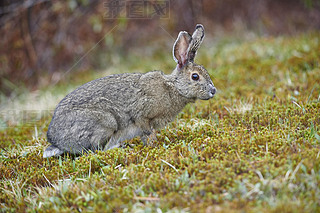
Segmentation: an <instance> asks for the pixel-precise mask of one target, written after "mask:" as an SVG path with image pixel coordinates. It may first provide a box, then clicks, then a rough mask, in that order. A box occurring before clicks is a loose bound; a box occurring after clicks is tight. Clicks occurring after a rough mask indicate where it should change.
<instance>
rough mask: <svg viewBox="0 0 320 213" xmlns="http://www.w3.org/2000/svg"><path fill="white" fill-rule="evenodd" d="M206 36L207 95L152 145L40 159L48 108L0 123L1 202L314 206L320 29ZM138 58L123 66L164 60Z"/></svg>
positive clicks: (48, 207) (197, 208) (12, 207)
mask: <svg viewBox="0 0 320 213" xmlns="http://www.w3.org/2000/svg"><path fill="white" fill-rule="evenodd" d="M209 43H210V42H209V41H208V43H206V42H205V44H204V45H203V49H202V50H200V51H199V56H198V58H197V62H198V63H199V64H203V65H204V66H205V67H206V68H207V69H208V71H209V73H210V74H211V76H212V79H213V82H214V83H215V85H216V87H217V89H218V93H217V95H216V96H215V98H213V99H212V100H210V101H199V102H197V103H195V104H193V105H189V106H187V108H186V109H185V110H184V111H183V112H182V113H181V114H180V115H179V117H178V119H177V120H176V121H175V122H173V123H172V124H170V125H169V126H168V127H167V128H166V129H163V130H161V131H159V133H158V136H157V137H158V142H157V143H156V144H155V147H143V146H142V142H141V141H140V140H139V139H138V138H137V139H133V140H131V141H128V144H132V145H133V146H128V147H127V148H120V149H113V150H109V151H107V152H98V153H95V154H93V153H92V154H88V155H84V156H81V157H71V156H64V157H62V158H50V159H43V158H42V153H43V150H44V149H45V147H46V146H47V145H48V143H47V142H46V138H45V134H46V130H47V127H48V124H49V122H50V119H51V118H50V117H47V118H46V119H43V120H41V121H39V122H37V123H36V126H32V125H31V126H30V125H29V126H23V125H22V124H21V125H17V126H13V127H10V128H6V129H5V130H3V131H2V132H0V141H1V143H0V149H1V152H0V161H1V164H0V190H1V193H0V206H1V211H3V212H7V211H8V212H10V211H11V212H25V211H30V212H34V211H37V212H52V211H55V212H69V211H73V212H77V211H79V212H80V211H84V212H104V211H110V212H111V211H115V212H135V211H139V212H156V211H158V212H160V210H161V211H162V212H167V211H171V212H189V211H190V212H205V211H207V212H213V211H216V212H243V211H246V212H317V211H320V200H319V198H320V67H319V64H320V35H319V34H318V33H314V34H307V35H302V36H296V37H278V38H257V39H254V40H253V41H243V40H239V41H238V40H235V39H230V40H228V39H226V40H224V41H220V42H218V43H217V44H216V45H215V46H214V47H211V48H208V47H210V44H209ZM206 47H207V48H206ZM139 61H140V62H139ZM139 61H138V60H134V59H133V60H127V62H126V63H127V64H124V65H123V66H124V67H127V68H128V67H129V68H132V70H134V71H137V70H139V69H140V70H141V71H147V70H146V67H147V68H148V69H149V68H150V69H153V68H155V67H157V65H158V64H161V63H163V62H164V61H166V64H165V65H162V66H163V69H167V70H168V69H169V67H172V66H173V65H172V64H173V63H172V59H171V58H170V56H169V55H168V56H165V57H164V58H161V60H159V58H157V57H156V56H155V59H154V60H153V61H158V62H156V63H157V64H154V63H153V62H152V60H150V62H146V64H142V63H141V60H139ZM151 62H152V63H151ZM121 67H122V66H121ZM120 69H121V68H120ZM123 70H125V68H124V69H123Z"/></svg>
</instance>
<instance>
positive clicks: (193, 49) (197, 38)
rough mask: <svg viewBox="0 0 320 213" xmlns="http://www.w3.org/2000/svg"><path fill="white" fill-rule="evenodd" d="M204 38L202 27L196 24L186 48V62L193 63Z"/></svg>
mask: <svg viewBox="0 0 320 213" xmlns="http://www.w3.org/2000/svg"><path fill="white" fill-rule="evenodd" d="M203 38H204V27H203V26H202V25H201V24H197V26H196V29H195V31H194V32H193V34H192V39H191V42H190V45H189V48H188V61H191V62H193V61H194V58H195V56H196V54H197V50H198V49H199V47H200V45H201V43H202V41H203Z"/></svg>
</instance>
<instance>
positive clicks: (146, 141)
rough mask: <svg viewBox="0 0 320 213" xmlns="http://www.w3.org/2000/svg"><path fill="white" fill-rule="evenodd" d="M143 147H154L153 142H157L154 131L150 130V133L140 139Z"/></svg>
mask: <svg viewBox="0 0 320 213" xmlns="http://www.w3.org/2000/svg"><path fill="white" fill-rule="evenodd" d="M141 140H142V142H143V145H145V146H151V147H154V146H155V144H154V142H155V141H156V140H157V136H156V131H155V130H152V131H151V132H148V133H146V134H145V135H143V136H142V137H141Z"/></svg>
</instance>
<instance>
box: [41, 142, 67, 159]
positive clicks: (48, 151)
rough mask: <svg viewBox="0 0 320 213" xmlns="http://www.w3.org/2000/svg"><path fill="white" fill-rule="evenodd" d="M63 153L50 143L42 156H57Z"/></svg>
mask: <svg viewBox="0 0 320 213" xmlns="http://www.w3.org/2000/svg"><path fill="white" fill-rule="evenodd" d="M63 153H64V151H62V150H61V149H59V148H58V147H56V146H54V145H51V146H49V147H48V148H46V150H45V151H44V153H43V158H49V157H52V156H59V155H62V154H63Z"/></svg>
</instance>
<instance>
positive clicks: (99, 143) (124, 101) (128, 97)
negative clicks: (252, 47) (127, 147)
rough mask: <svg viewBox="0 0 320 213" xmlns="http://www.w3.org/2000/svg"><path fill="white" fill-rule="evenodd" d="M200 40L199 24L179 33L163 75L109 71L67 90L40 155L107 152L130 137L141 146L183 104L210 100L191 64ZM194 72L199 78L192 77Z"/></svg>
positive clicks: (207, 83)
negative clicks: (174, 64)
mask: <svg viewBox="0 0 320 213" xmlns="http://www.w3.org/2000/svg"><path fill="white" fill-rule="evenodd" d="M203 38H204V28H203V26H202V25H197V26H196V30H195V32H194V33H193V36H192V37H191V35H190V34H188V33H186V32H180V33H179V36H178V38H177V41H176V42H175V44H174V47H173V55H174V59H175V60H176V61H177V64H178V65H177V67H176V69H174V70H173V72H172V73H171V74H169V75H164V74H163V73H162V72H161V71H152V72H148V73H145V74H141V73H135V74H118V75H110V76H107V77H104V78H100V79H96V80H94V81H91V82H88V83H86V84H84V85H82V86H81V87H79V88H77V89H76V90H74V91H73V92H71V93H70V94H68V95H67V96H66V97H65V98H64V99H63V100H62V101H61V102H60V103H59V104H58V106H57V107H56V109H55V112H54V115H53V117H52V121H51V123H50V125H49V129H48V133H47V138H48V141H49V142H50V143H51V144H52V145H51V146H49V147H48V148H47V149H46V150H45V152H44V154H43V157H51V156H58V155H61V154H63V153H65V152H69V153H72V154H81V153H83V152H86V151H89V150H92V151H95V150H98V149H100V150H107V149H111V148H115V147H119V146H120V145H121V142H122V141H124V140H127V139H131V138H133V137H136V136H140V137H141V139H142V141H143V143H144V144H147V143H148V141H149V142H152V141H153V140H155V134H154V132H155V130H156V129H159V128H162V127H164V126H165V125H166V124H167V123H169V122H171V121H172V120H173V119H174V118H175V117H176V115H177V114H178V113H179V112H180V111H181V110H182V109H183V108H184V107H185V105H186V104H188V103H190V102H194V101H195V100H196V99H203V100H207V99H210V98H212V97H213V96H214V94H215V92H216V89H215V87H214V86H213V83H212V81H211V79H210V76H209V74H208V72H207V71H206V70H205V69H204V68H203V67H202V66H200V65H197V64H195V63H194V62H193V60H194V57H195V55H196V51H197V48H198V47H199V46H200V44H201V42H202V40H203ZM190 50H192V51H194V52H193V53H191V54H190ZM196 73H197V74H198V75H199V80H193V79H192V75H193V74H196Z"/></svg>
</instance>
